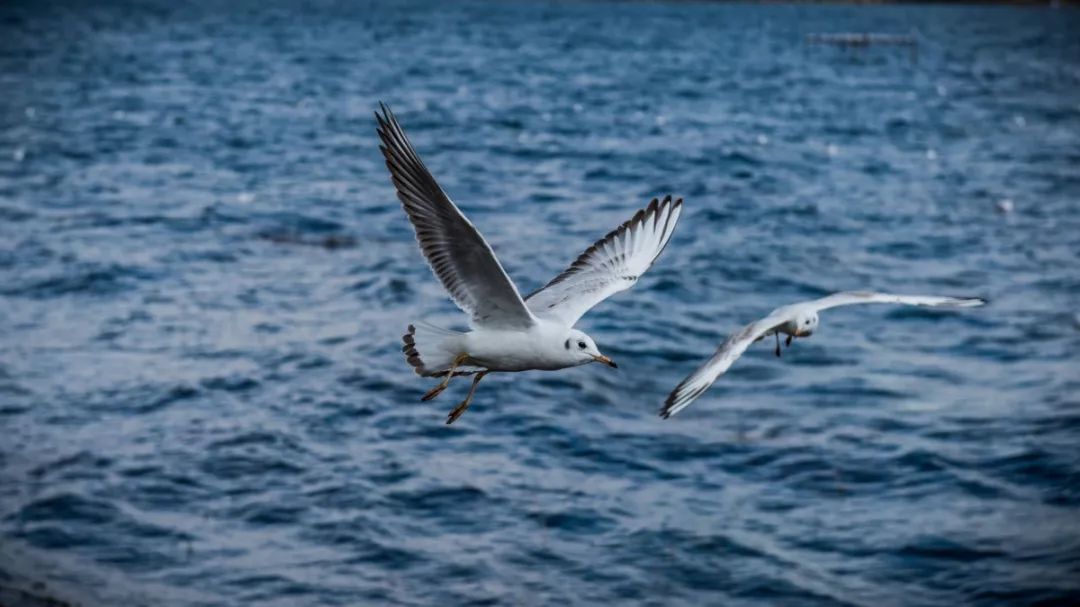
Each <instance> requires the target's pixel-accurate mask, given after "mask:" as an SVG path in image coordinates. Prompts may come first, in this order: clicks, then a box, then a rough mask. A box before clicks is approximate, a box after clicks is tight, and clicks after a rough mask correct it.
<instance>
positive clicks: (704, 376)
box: [660, 306, 794, 419]
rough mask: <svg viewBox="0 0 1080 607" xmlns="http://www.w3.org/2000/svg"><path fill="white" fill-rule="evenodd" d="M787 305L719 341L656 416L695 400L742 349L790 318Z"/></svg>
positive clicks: (670, 411) (721, 373)
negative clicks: (711, 352)
mask: <svg viewBox="0 0 1080 607" xmlns="http://www.w3.org/2000/svg"><path fill="white" fill-rule="evenodd" d="M791 308H792V306H788V307H784V308H778V309H776V310H774V311H773V312H772V313H771V314H769V315H768V316H766V317H765V318H762V319H761V320H758V321H755V322H752V323H750V324H748V325H746V326H745V327H743V328H742V329H739V330H738V331H736V332H734V333H732V334H731V335H730V336H729V337H728V338H727V339H725V340H724V343H722V344H720V347H719V348H717V349H716V353H715V354H713V355H712V358H710V359H709V360H707V361H706V362H705V364H703V365H701V366H700V367H698V369H697V370H696V371H694V372H693V373H691V374H690V375H688V376H686V379H684V380H682V382H681V383H679V385H678V386H676V387H675V389H674V390H672V392H671V394H669V395H668V397H667V400H666V401H664V406H663V407H661V408H660V417H663V418H664V419H667V418H669V417H671V416H672V415H675V414H676V413H678V412H679V411H682V410H683V409H685V408H686V407H688V406H689V405H690V403H692V402H694V401H695V400H697V397H699V396H701V394H702V393H703V392H705V390H708V389H709V386H711V385H713V382H715V381H716V380H717V378H719V377H720V376H721V375H723V374H724V372H725V371H727V370H728V368H730V367H731V365H732V364H734V362H735V361H736V360H738V359H739V357H740V356H742V355H743V352H746V349H747V348H748V347H750V344H752V343H754V342H755V341H757V340H758V339H760V338H762V337H764V336H766V335H768V334H769V332H770V331H775V330H776V329H777V328H778V327H779V326H780V325H782V324H784V323H785V322H787V321H788V320H790V319H791V318H792V317H793V316H794V312H793V310H792V309H791Z"/></svg>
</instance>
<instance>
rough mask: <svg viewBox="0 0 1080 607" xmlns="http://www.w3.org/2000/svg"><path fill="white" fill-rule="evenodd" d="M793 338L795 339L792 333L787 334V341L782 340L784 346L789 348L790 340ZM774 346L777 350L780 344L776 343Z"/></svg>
mask: <svg viewBox="0 0 1080 607" xmlns="http://www.w3.org/2000/svg"><path fill="white" fill-rule="evenodd" d="M793 339H795V336H794V335H788V336H787V341H785V342H784V347H787V348H790V347H791V340H793ZM776 348H777V349H778V350H779V349H780V344H776Z"/></svg>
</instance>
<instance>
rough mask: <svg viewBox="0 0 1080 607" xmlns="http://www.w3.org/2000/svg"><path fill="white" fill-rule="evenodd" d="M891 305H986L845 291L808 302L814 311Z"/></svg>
mask: <svg viewBox="0 0 1080 607" xmlns="http://www.w3.org/2000/svg"><path fill="white" fill-rule="evenodd" d="M868 303H891V304H902V305H908V306H923V307H927V308H974V307H976V306H981V305H983V304H985V303H986V300H985V299H980V298H978V297H938V296H934V295H893V294H891V293H875V292H873V291H845V292H843V293H833V294H832V295H828V296H826V297H822V298H821V299H816V300H814V301H811V302H808V305H810V306H813V307H814V309H816V310H827V309H829V308H836V307H838V306H850V305H854V304H868Z"/></svg>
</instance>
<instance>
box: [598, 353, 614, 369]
mask: <svg viewBox="0 0 1080 607" xmlns="http://www.w3.org/2000/svg"><path fill="white" fill-rule="evenodd" d="M593 360H595V361H596V362H598V363H604V364H605V365H607V366H609V367H611V368H612V369H618V368H619V365H616V364H615V361H613V360H611V359H610V358H608V357H606V356H604V355H603V354H601V355H599V356H594V357H593Z"/></svg>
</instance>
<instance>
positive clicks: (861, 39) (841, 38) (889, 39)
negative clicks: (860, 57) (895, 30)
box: [806, 33, 919, 48]
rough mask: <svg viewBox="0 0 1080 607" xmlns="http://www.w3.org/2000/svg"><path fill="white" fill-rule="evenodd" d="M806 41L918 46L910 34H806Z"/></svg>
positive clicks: (858, 45) (848, 44) (845, 45)
mask: <svg viewBox="0 0 1080 607" xmlns="http://www.w3.org/2000/svg"><path fill="white" fill-rule="evenodd" d="M806 41H807V42H809V43H811V44H832V45H834V46H843V47H847V48H851V47H862V46H870V45H872V44H873V45H879V46H888V45H891V46H918V44H919V41H918V40H917V39H916V38H915V36H911V35H905V34H871V33H861V34H860V33H842V34H807V35H806Z"/></svg>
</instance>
